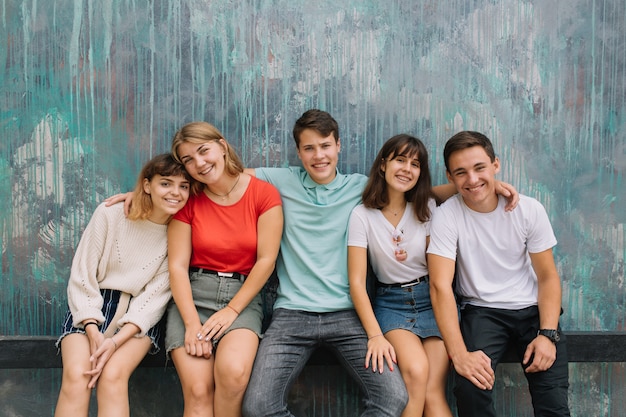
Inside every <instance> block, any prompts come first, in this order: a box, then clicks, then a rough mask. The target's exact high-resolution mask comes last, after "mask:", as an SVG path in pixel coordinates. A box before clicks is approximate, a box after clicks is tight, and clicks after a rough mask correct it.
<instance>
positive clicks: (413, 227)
mask: <svg viewBox="0 0 626 417" xmlns="http://www.w3.org/2000/svg"><path fill="white" fill-rule="evenodd" d="M428 205H429V208H430V212H431V216H432V213H433V212H434V211H435V209H436V206H435V200H433V199H431V200H430V201H429V204H428ZM394 233H396V234H397V233H399V234H400V235H401V236H402V242H400V247H401V248H402V249H404V250H406V252H407V258H406V260H404V261H402V262H400V261H398V260H397V259H396V256H395V253H394V251H395V249H396V244H395V243H394V241H393V238H392V236H393V234H394ZM429 234H430V221H427V222H424V223H422V222H420V221H419V220H418V219H417V217H415V213H414V211H413V209H412V207H411V206H407V208H406V210H404V214H403V215H402V218H401V219H400V222H399V223H398V226H397V227H395V228H394V227H393V225H392V224H391V223H389V221H388V220H387V219H386V218H385V216H384V215H383V213H382V212H381V211H380V210H378V209H371V208H366V207H365V206H363V205H362V204H360V205H358V206H357V207H355V208H354V210H353V211H352V215H351V216H350V223H349V226H348V246H356V247H361V248H367V249H368V253H369V257H370V263H371V264H372V269H373V270H374V273H375V274H376V276H377V277H378V280H379V281H380V282H382V283H384V284H394V283H405V282H409V281H413V280H414V279H416V278H419V277H421V276H424V275H426V274H428V267H427V266H426V237H427V236H428V235H429Z"/></svg>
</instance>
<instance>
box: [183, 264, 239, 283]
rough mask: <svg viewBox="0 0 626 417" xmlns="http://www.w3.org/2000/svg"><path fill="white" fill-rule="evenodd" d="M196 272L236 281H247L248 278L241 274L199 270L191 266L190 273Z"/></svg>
mask: <svg viewBox="0 0 626 417" xmlns="http://www.w3.org/2000/svg"><path fill="white" fill-rule="evenodd" d="M194 272H199V273H201V274H211V275H217V276H218V277H224V278H232V279H236V280H239V281H243V280H245V279H246V276H245V275H244V274H240V273H239V272H219V271H214V270H212V269H205V268H198V267H197V266H190V267H189V273H190V274H193V273H194Z"/></svg>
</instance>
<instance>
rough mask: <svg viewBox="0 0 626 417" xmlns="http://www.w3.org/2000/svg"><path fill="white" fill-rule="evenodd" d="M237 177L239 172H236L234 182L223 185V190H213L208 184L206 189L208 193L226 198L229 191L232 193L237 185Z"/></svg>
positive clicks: (239, 176) (239, 175)
mask: <svg viewBox="0 0 626 417" xmlns="http://www.w3.org/2000/svg"><path fill="white" fill-rule="evenodd" d="M227 178H232V177H227ZM239 178H241V174H237V177H235V180H234V182H231V183H230V184H227V185H226V186H225V187H223V190H222V189H220V190H219V191H214V190H211V187H209V186H208V185H207V186H206V190H207V191H208V192H209V194H212V195H214V196H216V197H221V198H227V197H228V196H229V195H230V193H232V192H233V191H234V190H235V188H236V187H237V184H239ZM220 188H222V187H220Z"/></svg>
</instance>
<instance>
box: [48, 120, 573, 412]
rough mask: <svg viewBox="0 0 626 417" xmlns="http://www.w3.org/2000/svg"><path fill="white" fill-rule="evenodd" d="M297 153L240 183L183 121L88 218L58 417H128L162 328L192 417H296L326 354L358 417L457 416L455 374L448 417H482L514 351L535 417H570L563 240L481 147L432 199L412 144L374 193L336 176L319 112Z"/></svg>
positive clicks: (482, 144) (64, 342)
mask: <svg viewBox="0 0 626 417" xmlns="http://www.w3.org/2000/svg"><path fill="white" fill-rule="evenodd" d="M293 137H294V139H295V143H296V150H297V155H298V158H299V159H300V160H301V163H302V166H301V167H289V168H255V169H250V168H244V167H243V164H242V163H241V161H240V159H239V157H238V156H237V153H236V152H235V151H234V149H233V148H232V146H231V145H230V144H229V143H228V142H227V140H226V139H225V138H224V137H223V136H222V134H221V133H220V132H219V131H218V130H217V129H216V128H215V127H214V126H212V125H211V124H209V123H205V122H193V123H189V124H187V125H185V126H183V127H182V128H181V129H180V130H179V131H178V132H176V134H175V135H174V138H173V142H172V149H171V154H164V155H159V156H157V157H155V158H153V159H152V160H151V161H150V162H148V163H147V164H146V165H145V166H144V167H143V169H142V171H141V173H140V175H139V178H138V182H137V185H136V187H135V190H134V192H132V193H128V194H126V195H118V196H114V197H113V198H111V199H108V200H107V202H105V203H103V204H101V205H100V206H98V208H97V209H96V211H95V212H94V214H93V217H92V218H91V220H90V222H89V224H88V226H87V228H86V229H85V231H84V233H83V235H82V238H81V240H80V243H79V245H78V247H77V249H76V254H75V256H74V260H73V263H72V269H71V274H70V279H69V284H68V292H67V293H68V305H69V309H68V312H67V315H66V320H65V323H64V325H63V332H62V335H61V337H60V338H59V342H58V346H59V347H60V349H61V354H62V358H63V380H62V385H61V391H60V394H59V399H58V403H57V407H56V413H55V416H56V417H64V416H72V417H74V416H87V414H88V409H89V402H90V398H91V391H92V389H93V388H96V396H97V400H98V415H99V416H116V417H117V416H124V415H126V416H128V415H129V414H130V410H129V407H130V406H129V401H128V380H129V378H130V375H131V373H132V372H133V371H134V369H135V368H136V367H137V366H138V365H139V363H140V362H141V360H142V359H143V357H144V356H145V355H146V354H147V353H148V352H149V351H155V350H156V349H157V348H158V344H157V341H158V338H159V334H158V333H159V326H158V325H157V324H158V323H159V320H160V319H161V317H162V316H163V314H164V313H165V312H166V311H167V316H166V325H165V348H166V351H167V354H168V355H169V357H171V359H172V361H173V363H174V366H175V367H176V371H177V373H178V376H179V379H180V382H181V386H182V392H183V399H184V416H185V417H191V416H217V417H222V416H241V415H243V416H246V417H267V416H290V415H292V414H291V413H290V411H289V409H288V401H287V400H288V394H289V390H290V388H291V387H292V385H293V384H294V383H295V382H296V379H297V377H298V375H299V374H300V372H301V371H302V369H303V368H304V366H305V365H306V363H307V360H308V359H309V357H310V356H311V355H312V353H313V352H314V351H315V350H316V349H317V348H319V347H326V348H328V349H330V350H331V351H332V352H333V353H335V354H336V356H337V357H338V359H339V362H340V363H341V365H343V367H344V368H345V369H346V371H347V372H348V374H349V375H350V376H351V377H352V378H353V379H354V380H355V381H356V382H357V383H358V385H359V387H360V388H361V391H362V396H363V404H364V407H363V413H362V415H363V416H376V417H379V416H403V417H408V416H422V415H423V416H451V415H452V414H451V411H450V408H449V406H448V403H447V400H446V381H447V378H448V372H449V369H450V368H452V369H453V370H454V373H455V378H454V380H455V388H454V393H455V396H456V404H457V410H458V413H459V415H460V416H495V415H496V413H495V407H494V403H493V398H492V389H493V386H494V382H495V380H494V378H495V373H494V371H495V369H496V366H497V364H498V362H499V361H500V360H501V358H502V356H503V354H504V352H505V351H506V350H507V349H508V347H509V345H513V346H514V349H515V351H516V352H517V354H518V355H519V358H520V363H521V364H522V366H523V367H524V369H525V375H526V377H527V380H528V385H529V388H530V392H531V395H532V402H533V408H534V410H535V415H536V416H569V409H568V400H567V390H568V369H567V354H566V350H565V349H566V347H565V338H564V336H563V335H562V334H561V333H560V328H559V316H560V314H561V311H562V310H561V283H560V278H559V275H558V272H557V268H556V266H555V262H554V257H553V254H552V248H553V247H554V246H555V245H556V239H555V237H554V233H553V231H552V228H551V226H550V222H549V220H548V216H547V214H546V211H545V209H544V208H543V206H542V205H541V204H540V203H539V202H538V201H537V200H535V199H533V198H530V197H527V196H524V195H519V194H518V193H517V192H516V190H515V189H514V188H513V187H511V186H510V185H508V184H505V183H502V182H500V181H497V180H496V174H497V173H498V172H499V170H500V160H499V159H498V158H497V157H496V155H495V152H494V149H493V146H492V144H491V142H490V140H489V139H488V138H487V137H486V136H484V135H483V134H481V133H478V132H473V131H463V132H459V133H457V134H455V135H454V136H453V137H452V138H450V139H449V140H448V141H447V143H446V145H445V148H444V161H445V166H446V174H447V178H448V180H449V184H445V185H440V186H437V187H432V184H431V177H430V172H429V164H428V160H429V157H428V152H427V149H426V147H425V146H424V144H423V143H422V141H421V140H419V139H418V138H415V137H413V136H410V135H406V134H401V135H397V136H394V137H392V138H390V139H389V140H387V141H386V142H385V143H384V144H383V146H382V148H381V149H380V151H379V152H378V155H377V156H376V158H375V160H374V161H373V164H372V167H371V170H370V173H369V176H368V177H366V176H364V175H361V174H349V175H345V174H341V173H340V172H339V171H338V170H337V163H338V159H339V153H340V151H341V142H340V139H339V138H340V136H339V127H338V124H337V122H336V121H335V119H334V118H333V117H332V116H331V115H330V114H329V113H327V112H325V111H321V110H316V109H313V110H308V111H306V112H305V113H304V114H303V115H302V116H301V117H300V118H299V119H298V120H297V121H296V123H295V126H294V129H293ZM122 200H125V203H122ZM129 207H130V209H129ZM127 211H129V213H128V215H126V212H127ZM370 269H371V270H372V271H373V275H374V276H375V284H374V290H373V291H370V287H371V285H370V281H371V279H372V274H368V270H370ZM274 270H276V273H277V276H278V281H279V285H278V288H277V294H276V301H275V303H274V305H273V312H272V317H271V322H270V324H269V327H268V328H267V329H266V330H265V331H264V332H263V333H262V321H263V306H262V300H261V295H260V292H261V290H262V288H263V287H264V285H265V283H266V282H267V280H268V278H269V277H270V275H271V274H272V272H273V271H274ZM450 364H452V366H450Z"/></svg>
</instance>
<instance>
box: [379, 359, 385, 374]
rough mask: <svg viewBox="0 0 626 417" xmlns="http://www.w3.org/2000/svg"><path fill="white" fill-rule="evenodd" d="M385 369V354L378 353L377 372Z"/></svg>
mask: <svg viewBox="0 0 626 417" xmlns="http://www.w3.org/2000/svg"><path fill="white" fill-rule="evenodd" d="M384 370H385V355H378V373H380V374H382V373H383V371H384Z"/></svg>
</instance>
